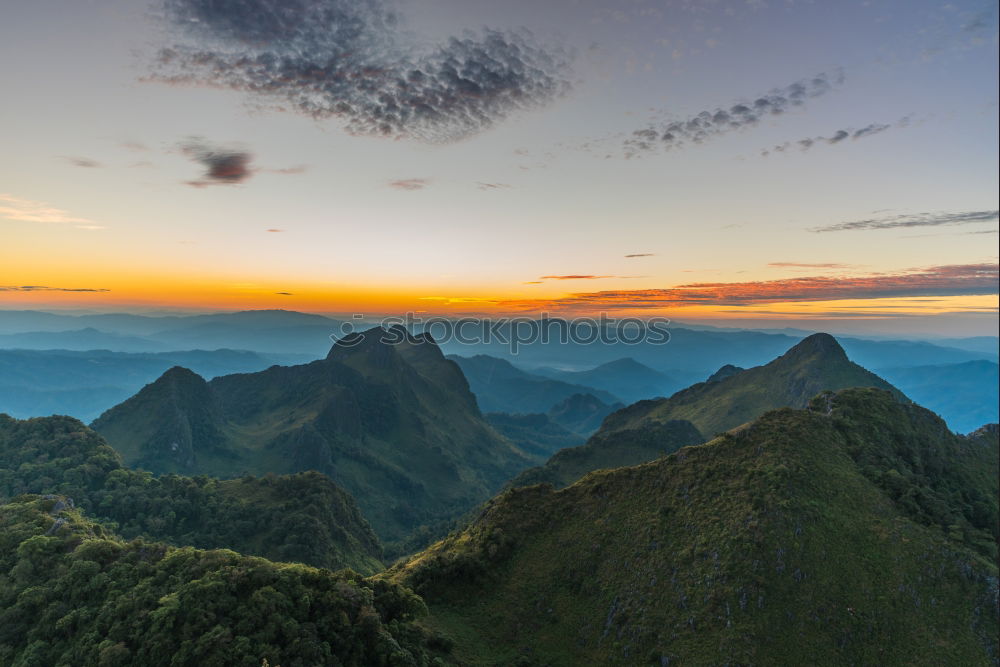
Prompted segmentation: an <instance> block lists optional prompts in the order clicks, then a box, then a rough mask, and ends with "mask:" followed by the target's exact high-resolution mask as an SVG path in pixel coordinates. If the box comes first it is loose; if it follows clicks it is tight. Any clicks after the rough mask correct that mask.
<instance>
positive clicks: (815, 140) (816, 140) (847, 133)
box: [760, 116, 910, 157]
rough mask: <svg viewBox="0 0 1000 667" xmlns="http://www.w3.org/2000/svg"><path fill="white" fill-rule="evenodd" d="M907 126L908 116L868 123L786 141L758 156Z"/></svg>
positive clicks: (832, 144)
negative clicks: (893, 121)
mask: <svg viewBox="0 0 1000 667" xmlns="http://www.w3.org/2000/svg"><path fill="white" fill-rule="evenodd" d="M909 124H910V118H909V116H907V117H905V118H901V119H900V120H898V121H896V122H895V123H893V124H891V125H887V124H885V123H870V124H868V125H865V126H864V127H862V128H860V129H854V128H846V129H841V130H837V131H836V132H834V133H832V134H831V135H830V136H828V137H822V136H821V137H806V138H805V139H799V140H798V141H786V142H784V143H782V144H777V145H775V146H773V147H771V148H765V149H764V150H762V151H761V152H760V154H761V155H762V156H763V157H767V156H768V155H771V154H772V153H784V152H786V151H789V150H792V149H798V150H800V151H807V150H809V149H810V148H812V147H813V146H816V145H827V146H834V145H836V144H839V143H841V142H844V141H856V140H858V139H864V138H865V137H871V136H874V135H876V134H881V133H882V132H885V131H886V130H889V129H892V128H893V127H907V126H909Z"/></svg>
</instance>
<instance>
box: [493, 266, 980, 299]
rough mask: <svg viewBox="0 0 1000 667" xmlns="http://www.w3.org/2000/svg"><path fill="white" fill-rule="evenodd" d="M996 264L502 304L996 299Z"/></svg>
mask: <svg viewBox="0 0 1000 667" xmlns="http://www.w3.org/2000/svg"><path fill="white" fill-rule="evenodd" d="M998 287H1000V274H998V266H997V265H996V264H960V265H947V266H935V267H928V268H919V269H912V270H908V271H901V272H898V273H870V274H865V275H855V276H850V275H847V276H811V277H798V278H784V279H780V280H764V281H751V282H738V283H732V282H730V283H688V284H683V285H676V286H674V287H668V288H653V289H640V290H613V291H612V290H608V291H601V292H583V293H575V294H570V295H568V296H565V297H561V298H557V299H550V300H537V301H507V302H503V305H505V306H508V307H511V308H517V309H522V310H528V309H549V310H574V309H588V310H595V309H662V308H670V307H681V306H698V305H701V306H706V305H707V306H744V305H765V304H775V303H788V302H797V301H833V300H841V299H878V298H889V297H915V296H962V295H977V294H997V292H998Z"/></svg>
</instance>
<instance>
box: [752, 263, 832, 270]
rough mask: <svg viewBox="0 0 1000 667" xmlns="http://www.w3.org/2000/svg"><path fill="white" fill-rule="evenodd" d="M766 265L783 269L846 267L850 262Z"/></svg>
mask: <svg viewBox="0 0 1000 667" xmlns="http://www.w3.org/2000/svg"><path fill="white" fill-rule="evenodd" d="M768 266H774V267H777V268H783V269H846V268H848V267H849V266H850V264H832V263H831V264H800V263H799V262H771V263H770V264H768Z"/></svg>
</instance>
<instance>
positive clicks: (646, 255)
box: [625, 252, 656, 259]
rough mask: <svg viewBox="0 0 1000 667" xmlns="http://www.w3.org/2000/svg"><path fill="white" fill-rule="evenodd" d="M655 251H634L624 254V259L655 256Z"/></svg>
mask: <svg viewBox="0 0 1000 667" xmlns="http://www.w3.org/2000/svg"><path fill="white" fill-rule="evenodd" d="M655 256H656V255H655V253H651V252H635V253H632V254H631V255H625V257H626V259H634V258H636V257H655Z"/></svg>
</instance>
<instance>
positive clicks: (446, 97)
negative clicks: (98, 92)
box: [152, 0, 569, 141]
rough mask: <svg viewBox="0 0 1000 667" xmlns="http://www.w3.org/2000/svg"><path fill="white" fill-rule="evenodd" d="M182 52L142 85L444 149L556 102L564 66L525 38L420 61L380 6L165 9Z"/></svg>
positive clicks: (304, 0)
mask: <svg viewBox="0 0 1000 667" xmlns="http://www.w3.org/2000/svg"><path fill="white" fill-rule="evenodd" d="M164 6H165V9H166V12H165V13H166V16H167V17H169V20H170V21H171V23H172V25H173V26H175V27H177V28H179V29H180V32H181V33H182V34H183V37H184V39H183V42H182V43H180V44H177V45H174V46H172V47H170V48H165V49H162V50H161V51H160V53H159V55H158V57H157V59H156V63H155V65H154V72H153V75H152V78H153V79H155V80H160V81H165V82H171V83H181V84H186V83H209V84H212V85H218V86H223V87H226V88H231V89H233V90H238V91H242V92H245V93H248V94H250V95H253V96H254V97H255V98H256V99H257V100H258V101H261V102H263V103H265V104H268V105H270V106H274V107H277V108H279V109H282V110H291V111H295V112H298V113H302V114H305V115H308V116H312V117H314V118H336V119H339V120H341V121H342V122H343V124H344V126H345V128H346V129H347V131H348V132H350V133H353V134H362V135H379V136H389V137H406V138H416V139H422V140H426V141H448V140H454V139H459V138H462V137H464V136H467V135H470V134H474V133H476V132H479V131H482V130H484V129H486V128H488V127H490V126H491V125H493V124H494V123H496V122H498V121H500V120H502V119H504V118H505V117H507V116H509V115H511V114H512V113H515V112H518V111H521V110H525V109H530V108H534V107H537V106H539V105H542V104H544V103H546V102H549V101H550V100H552V99H553V98H555V97H557V96H559V95H561V94H562V93H563V92H565V91H566V90H567V89H568V87H569V84H568V82H567V79H566V72H567V63H568V57H566V56H565V55H563V54H561V53H558V52H556V51H553V50H546V49H543V48H542V47H540V46H538V45H537V44H536V42H535V40H534V38H533V37H532V35H531V34H530V33H528V32H526V31H521V32H507V31H498V30H485V31H483V32H482V33H480V34H472V33H467V34H465V35H462V36H461V37H452V38H451V39H449V40H448V41H447V42H445V43H444V44H441V45H439V46H437V47H436V48H431V49H429V50H423V51H421V50H419V49H417V48H416V47H415V45H413V44H410V43H407V42H408V39H407V33H406V32H405V31H404V30H403V29H402V26H401V18H400V16H399V15H398V14H397V13H396V12H394V11H392V10H391V9H390V8H389V7H388V6H387V5H386V4H384V3H383V2H382V0H164Z"/></svg>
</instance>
